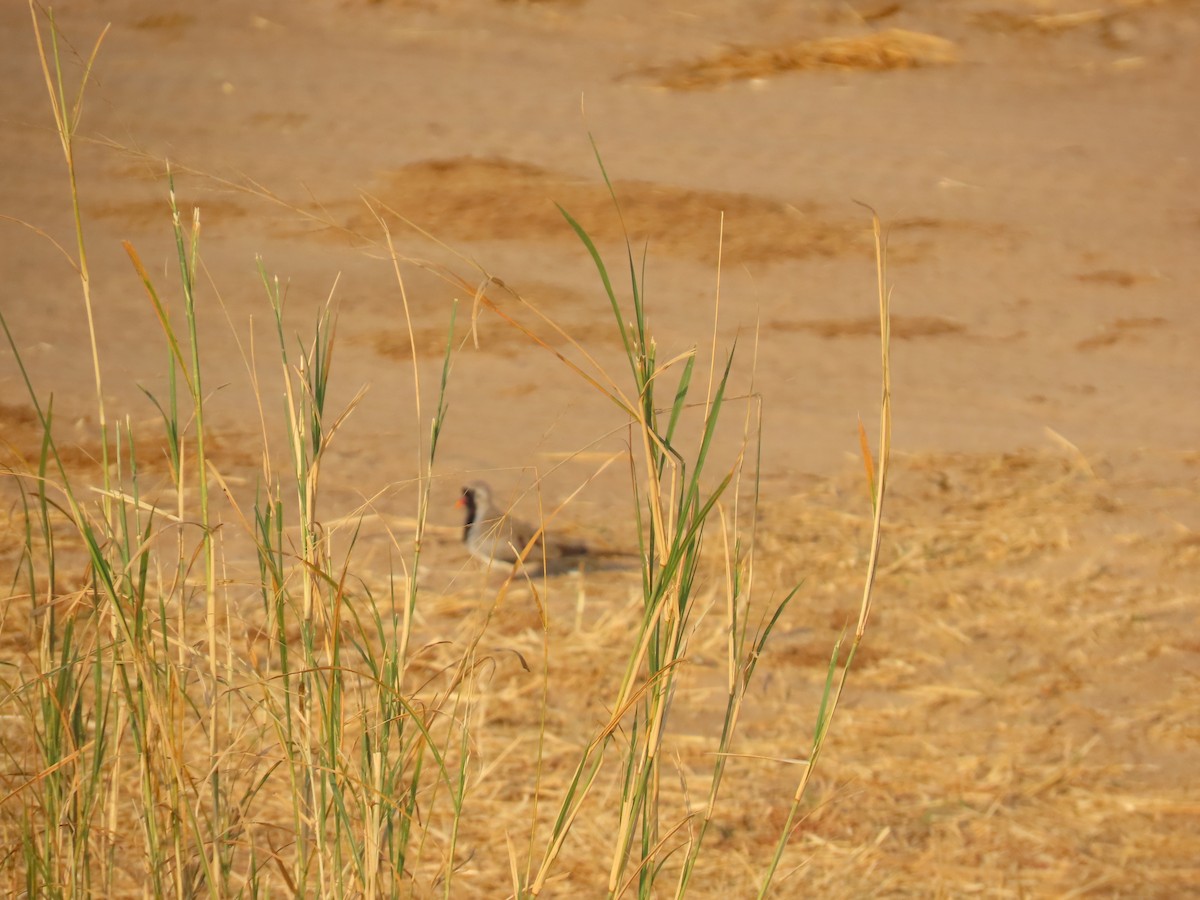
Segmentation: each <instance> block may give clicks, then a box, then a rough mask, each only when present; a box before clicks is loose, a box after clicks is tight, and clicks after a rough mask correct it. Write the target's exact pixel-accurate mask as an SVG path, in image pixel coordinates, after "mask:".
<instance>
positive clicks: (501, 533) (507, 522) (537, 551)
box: [457, 481, 591, 572]
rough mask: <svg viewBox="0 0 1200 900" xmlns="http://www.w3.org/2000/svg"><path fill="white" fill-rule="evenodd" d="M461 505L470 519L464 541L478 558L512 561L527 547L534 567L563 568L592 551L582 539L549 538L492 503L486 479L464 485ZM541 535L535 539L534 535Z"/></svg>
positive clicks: (568, 566) (498, 561) (489, 561)
mask: <svg viewBox="0 0 1200 900" xmlns="http://www.w3.org/2000/svg"><path fill="white" fill-rule="evenodd" d="M457 505H458V506H461V507H465V508H466V511H467V519H466V522H465V523H464V524H463V544H464V545H465V546H466V548H467V550H468V551H469V552H470V554H471V555H472V556H474V557H475V558H476V559H479V560H482V561H483V562H485V563H493V562H497V563H504V564H506V565H512V564H513V563H515V562H516V561H517V560H518V559H520V558H521V554H522V553H523V552H524V551H525V548H526V547H527V546H529V544H530V543H531V542H532V543H533V546H532V547H529V553H528V554H526V556H525V563H524V564H525V565H526V566H527V567H528V568H530V569H542V568H545V570H546V571H548V572H562V571H565V570H567V569H570V568H573V567H575V566H577V565H579V564H580V563H581V562H584V561H585V560H586V559H587V558H588V557H589V556H590V555H591V552H590V551H589V549H588V547H587V545H586V544H583V543H580V542H578V541H575V542H569V541H547V540H546V539H545V538H546V536H545V534H544V533H543V534H539V533H538V530H537V529H536V528H534V527H533V526H532V525H530V524H529V523H528V522H522V521H521V520H520V519H515V518H513V517H512V516H509V515H506V514H505V513H504V512H503V511H502V510H498V509H496V508H495V507H494V506H493V505H492V489H491V488H490V487H488V485H487V483H486V482H483V481H472V482H471V483H470V484H468V485H466V486H464V487H463V489H462V496H461V497H459V499H458V504H457ZM535 535H537V539H536V540H534V536H535Z"/></svg>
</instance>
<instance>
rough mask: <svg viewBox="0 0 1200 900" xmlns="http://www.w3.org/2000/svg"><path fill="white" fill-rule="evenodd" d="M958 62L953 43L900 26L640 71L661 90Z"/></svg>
mask: <svg viewBox="0 0 1200 900" xmlns="http://www.w3.org/2000/svg"><path fill="white" fill-rule="evenodd" d="M957 61H958V50H957V48H956V46H955V44H954V42H953V41H950V40H947V39H946V38H942V37H937V36H936V35H932V34H925V33H923V32H919V31H908V30H906V29H902V28H889V29H888V30H886V31H881V32H879V33H877V34H871V35H868V36H866V37H854V38H842V37H830V38H821V39H819V40H815V41H813V40H806V41H791V42H788V43H783V44H773V45H762V44H760V45H753V46H736V47H731V48H729V49H728V50H726V51H724V52H723V53H719V54H716V55H714V56H709V57H705V58H702V59H698V60H694V61H692V62H684V63H676V64H674V65H669V66H664V67H661V68H654V69H648V70H645V71H644V72H643V73H642V74H644V75H649V76H651V77H653V78H655V79H656V80H657V81H658V83H659V84H661V85H662V86H663V87H667V88H673V89H676V90H691V89H696V88H712V87H717V86H718V85H722V84H727V83H729V82H731V81H745V80H747V79H761V78H771V77H773V76H776V75H783V74H786V73H788V72H799V71H806V70H813V69H853V70H858V71H866V72H884V71H890V70H893V69H916V68H921V67H925V66H946V65H951V64H953V63H956V62H957Z"/></svg>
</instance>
